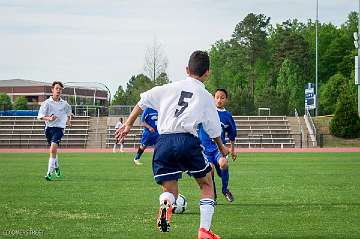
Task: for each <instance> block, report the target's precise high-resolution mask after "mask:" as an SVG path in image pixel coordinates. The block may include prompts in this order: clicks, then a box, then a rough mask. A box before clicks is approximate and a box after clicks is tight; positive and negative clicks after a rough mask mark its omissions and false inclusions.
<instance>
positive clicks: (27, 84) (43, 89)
mask: <svg viewBox="0 0 360 239" xmlns="http://www.w3.org/2000/svg"><path fill="white" fill-rule="evenodd" d="M63 83H64V85H65V87H64V89H63V92H62V98H63V99H64V100H67V101H68V102H69V104H71V105H78V106H82V105H96V106H107V105H108V103H109V102H108V99H109V93H108V91H107V90H104V89H100V88H98V87H90V86H89V85H86V84H84V86H81V84H80V86H79V85H76V86H75V85H72V84H66V81H63ZM0 92H1V93H6V94H7V95H8V96H9V97H10V98H11V100H12V102H16V99H17V98H18V97H20V96H22V97H25V98H26V100H27V104H28V106H29V107H28V109H38V108H39V106H40V104H41V103H42V102H43V101H45V100H46V99H47V98H49V96H51V83H50V82H40V81H32V80H23V79H12V80H0ZM1 110H4V109H0V111H1Z"/></svg>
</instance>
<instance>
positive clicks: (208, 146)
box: [199, 89, 236, 202]
mask: <svg viewBox="0 0 360 239" xmlns="http://www.w3.org/2000/svg"><path fill="white" fill-rule="evenodd" d="M227 98H228V95H227V92H226V90H225V89H217V90H216V91H215V104H216V107H217V111H218V114H219V118H220V122H221V128H222V132H221V139H222V142H223V143H224V144H226V143H227V141H226V136H227V137H228V138H229V141H230V145H231V156H232V159H233V161H235V160H236V152H235V138H236V125H235V121H234V119H233V117H232V115H231V113H230V112H229V111H227V110H226V109H225V104H226V101H227ZM199 137H200V140H201V143H202V145H203V146H204V153H205V155H206V157H207V159H208V160H209V161H210V162H211V164H212V165H213V168H214V169H213V170H216V173H217V174H218V176H219V177H220V178H221V182H222V190H221V191H222V193H223V195H224V196H225V198H226V200H227V201H228V202H232V201H234V197H233V195H232V193H231V192H230V190H229V189H228V185H229V164H228V161H227V158H224V157H222V155H221V154H220V152H219V150H218V148H217V146H216V144H215V143H214V141H213V140H212V139H211V138H210V137H209V135H208V134H207V133H206V132H205V131H204V129H203V128H201V127H200V129H199ZM212 177H213V182H214V193H215V198H216V185H215V180H214V173H212Z"/></svg>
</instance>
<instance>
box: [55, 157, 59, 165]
mask: <svg viewBox="0 0 360 239" xmlns="http://www.w3.org/2000/svg"><path fill="white" fill-rule="evenodd" d="M54 167H55V168H58V167H59V162H58V157H57V156H56V158H55V164H54Z"/></svg>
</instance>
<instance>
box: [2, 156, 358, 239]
mask: <svg viewBox="0 0 360 239" xmlns="http://www.w3.org/2000/svg"><path fill="white" fill-rule="evenodd" d="M132 156H133V155H132V154H130V153H123V154H113V153H63V154H60V164H61V168H62V171H63V174H64V177H63V178H62V179H59V180H56V181H53V182H47V181H45V180H44V176H45V173H46V169H47V154H44V153H0V238H160V239H161V238H171V239H173V238H182V239H183V238H196V235H197V229H198V225H199V207H198V200H199V198H198V195H199V193H198V189H197V186H196V184H195V182H194V181H193V179H191V178H189V177H188V176H187V175H184V178H183V179H182V180H181V181H180V184H179V185H180V190H181V192H182V194H184V195H185V196H186V197H187V199H188V208H187V211H186V212H185V213H184V214H182V215H174V216H173V217H172V228H171V232H169V233H160V232H159V231H158V229H157V228H156V226H155V221H156V213H157V210H158V197H159V194H160V187H159V186H158V185H157V184H156V183H155V182H154V181H153V178H152V173H151V155H150V154H145V155H144V158H143V159H144V160H143V162H144V163H145V164H144V165H143V166H137V167H135V166H134V165H133V164H132ZM230 167H231V171H230V173H231V176H230V189H231V190H232V192H233V194H234V196H235V201H234V202H233V203H232V204H229V203H227V202H226V201H225V199H224V198H223V197H222V195H219V196H220V197H219V199H218V205H217V207H216V210H215V215H214V218H213V227H212V229H213V230H214V231H215V232H216V233H218V234H219V235H221V236H222V238H223V239H226V238H264V239H265V238H360V153H241V154H239V160H238V161H237V162H235V163H231V164H230ZM217 183H218V187H220V184H219V183H220V181H219V180H217Z"/></svg>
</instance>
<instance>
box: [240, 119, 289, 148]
mask: <svg viewBox="0 0 360 239" xmlns="http://www.w3.org/2000/svg"><path fill="white" fill-rule="evenodd" d="M234 120H235V122H236V125H237V138H236V140H235V145H236V147H238V148H294V147H295V141H294V138H293V136H292V134H291V128H290V124H289V122H288V120H287V117H286V116H234Z"/></svg>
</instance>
